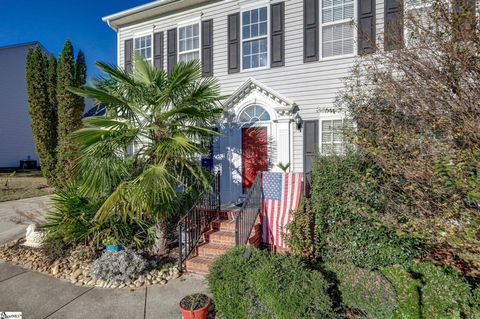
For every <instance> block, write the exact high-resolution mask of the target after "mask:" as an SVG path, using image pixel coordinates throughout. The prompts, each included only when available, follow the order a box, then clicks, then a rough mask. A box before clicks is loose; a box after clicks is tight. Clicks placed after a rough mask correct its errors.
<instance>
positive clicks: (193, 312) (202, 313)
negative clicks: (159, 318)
mask: <svg viewBox="0 0 480 319" xmlns="http://www.w3.org/2000/svg"><path fill="white" fill-rule="evenodd" d="M210 301H211V300H210V298H209V297H208V296H207V295H205V294H192V295H188V296H186V297H184V298H183V299H182V300H180V305H179V306H180V311H181V313H182V316H183V319H206V318H207V313H208V308H209V306H210Z"/></svg>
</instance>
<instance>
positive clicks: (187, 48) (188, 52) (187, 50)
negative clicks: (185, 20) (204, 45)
mask: <svg viewBox="0 0 480 319" xmlns="http://www.w3.org/2000/svg"><path fill="white" fill-rule="evenodd" d="M195 59H196V60H199V59H200V24H199V23H194V24H190V25H186V26H182V27H179V28H178V60H179V61H184V62H187V61H193V60H195Z"/></svg>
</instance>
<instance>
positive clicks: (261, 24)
mask: <svg viewBox="0 0 480 319" xmlns="http://www.w3.org/2000/svg"><path fill="white" fill-rule="evenodd" d="M267 65H268V11H267V7H262V8H256V9H252V10H248V11H243V12H242V67H243V69H244V70H246V69H255V68H263V67H266V66H267Z"/></svg>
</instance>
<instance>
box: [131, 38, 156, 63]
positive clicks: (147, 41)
mask: <svg viewBox="0 0 480 319" xmlns="http://www.w3.org/2000/svg"><path fill="white" fill-rule="evenodd" d="M134 50H135V53H136V54H138V55H139V56H140V57H141V58H142V59H144V60H147V61H148V62H150V63H152V36H151V35H145V36H141V37H137V38H135V46H134Z"/></svg>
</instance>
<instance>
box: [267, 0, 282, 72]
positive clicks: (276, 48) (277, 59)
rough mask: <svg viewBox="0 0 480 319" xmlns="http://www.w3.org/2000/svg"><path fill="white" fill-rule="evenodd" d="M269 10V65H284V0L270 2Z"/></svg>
mask: <svg viewBox="0 0 480 319" xmlns="http://www.w3.org/2000/svg"><path fill="white" fill-rule="evenodd" d="M270 12H271V40H270V42H271V54H270V56H271V59H270V61H271V62H270V65H271V67H272V68H273V67H277V66H284V65H285V2H279V3H275V4H272V5H271V7H270Z"/></svg>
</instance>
